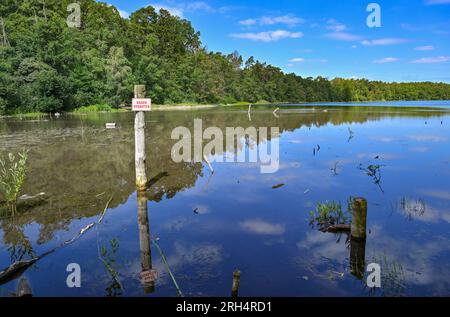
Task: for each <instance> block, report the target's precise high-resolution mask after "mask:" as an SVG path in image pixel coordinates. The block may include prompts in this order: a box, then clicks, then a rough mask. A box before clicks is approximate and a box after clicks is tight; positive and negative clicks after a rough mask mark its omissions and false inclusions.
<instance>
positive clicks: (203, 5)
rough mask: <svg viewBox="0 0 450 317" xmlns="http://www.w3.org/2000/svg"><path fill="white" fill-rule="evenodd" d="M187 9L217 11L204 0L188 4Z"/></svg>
mask: <svg viewBox="0 0 450 317" xmlns="http://www.w3.org/2000/svg"><path fill="white" fill-rule="evenodd" d="M186 9H187V10H189V11H205V12H216V10H215V9H214V8H213V7H211V6H210V5H209V4H207V3H206V2H203V1H196V2H192V3H189V4H187V5H186Z"/></svg>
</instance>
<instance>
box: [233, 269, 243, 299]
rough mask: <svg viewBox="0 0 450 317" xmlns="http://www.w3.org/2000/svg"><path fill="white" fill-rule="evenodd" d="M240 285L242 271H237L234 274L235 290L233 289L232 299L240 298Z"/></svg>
mask: <svg viewBox="0 0 450 317" xmlns="http://www.w3.org/2000/svg"><path fill="white" fill-rule="evenodd" d="M240 283H241V271H239V270H236V271H234V273H233V288H232V289H231V297H238V293H239V285H240Z"/></svg>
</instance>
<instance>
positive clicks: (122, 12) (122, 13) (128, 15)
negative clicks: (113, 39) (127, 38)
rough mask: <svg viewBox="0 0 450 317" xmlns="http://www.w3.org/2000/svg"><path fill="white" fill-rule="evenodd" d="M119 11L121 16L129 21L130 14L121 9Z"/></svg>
mask: <svg viewBox="0 0 450 317" xmlns="http://www.w3.org/2000/svg"><path fill="white" fill-rule="evenodd" d="M117 11H119V14H120V16H121V17H122V18H124V19H128V18H129V17H130V14H129V13H128V12H127V11H124V10H120V9H117Z"/></svg>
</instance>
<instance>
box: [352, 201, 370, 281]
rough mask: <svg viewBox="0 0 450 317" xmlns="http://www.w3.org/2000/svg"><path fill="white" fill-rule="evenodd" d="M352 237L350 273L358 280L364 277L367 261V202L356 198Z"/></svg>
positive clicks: (353, 206)
mask: <svg viewBox="0 0 450 317" xmlns="http://www.w3.org/2000/svg"><path fill="white" fill-rule="evenodd" d="M352 212H353V215H352V225H351V237H350V272H351V273H352V274H353V275H354V276H355V277H356V278H358V279H362V278H363V277H364V272H365V260H366V226H367V200H366V199H365V198H355V199H354V200H353V205H352Z"/></svg>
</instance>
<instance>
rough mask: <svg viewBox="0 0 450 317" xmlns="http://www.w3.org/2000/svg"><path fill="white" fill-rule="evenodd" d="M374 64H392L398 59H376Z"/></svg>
mask: <svg viewBox="0 0 450 317" xmlns="http://www.w3.org/2000/svg"><path fill="white" fill-rule="evenodd" d="M373 62H374V63H375V64H386V63H393V62H398V58H396V57H385V58H382V59H377V60H375V61H373Z"/></svg>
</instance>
